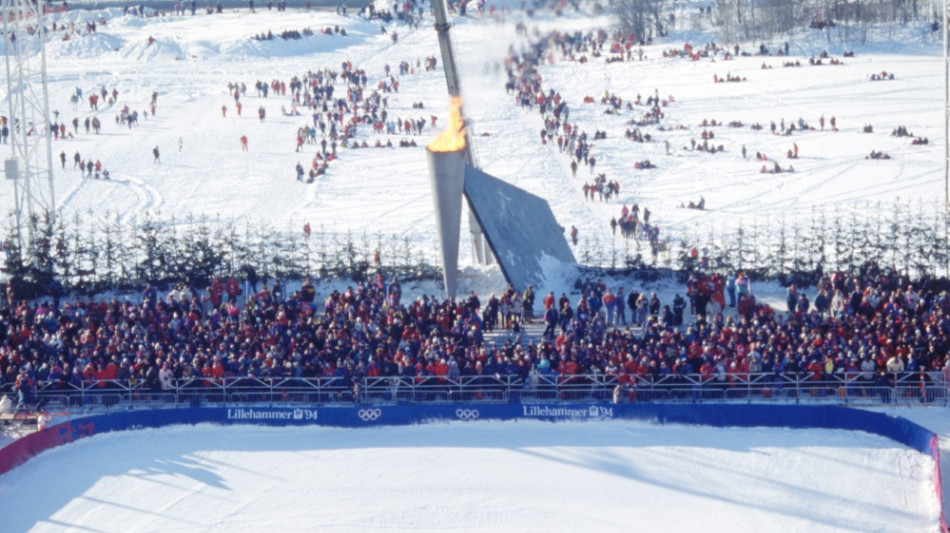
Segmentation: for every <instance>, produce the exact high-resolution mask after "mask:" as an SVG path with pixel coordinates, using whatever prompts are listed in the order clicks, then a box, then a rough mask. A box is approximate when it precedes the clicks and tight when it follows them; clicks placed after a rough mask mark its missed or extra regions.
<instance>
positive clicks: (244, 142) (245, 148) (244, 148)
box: [241, 135, 247, 152]
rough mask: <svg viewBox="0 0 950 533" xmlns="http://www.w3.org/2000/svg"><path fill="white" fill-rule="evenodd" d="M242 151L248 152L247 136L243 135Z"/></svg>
mask: <svg viewBox="0 0 950 533" xmlns="http://www.w3.org/2000/svg"><path fill="white" fill-rule="evenodd" d="M241 150H243V151H245V152H246V151H247V135H241Z"/></svg>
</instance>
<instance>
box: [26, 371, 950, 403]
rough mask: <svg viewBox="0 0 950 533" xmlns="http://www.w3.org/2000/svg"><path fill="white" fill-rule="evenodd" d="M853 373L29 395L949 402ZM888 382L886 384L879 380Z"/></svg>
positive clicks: (51, 389)
mask: <svg viewBox="0 0 950 533" xmlns="http://www.w3.org/2000/svg"><path fill="white" fill-rule="evenodd" d="M885 378H888V379H887V380H882V379H880V378H879V377H876V378H875V379H867V378H862V377H861V376H860V375H850V374H849V375H844V376H838V375H834V376H830V377H828V376H826V377H823V378H821V379H816V378H814V377H813V376H811V375H809V374H804V373H797V374H727V375H725V376H722V375H719V376H711V377H710V376H701V375H699V374H688V375H682V376H677V375H663V376H660V377H653V376H639V375H638V376H629V377H627V378H621V377H619V376H613V375H605V374H588V375H557V374H541V375H538V374H532V375H529V376H528V377H527V378H525V379H522V378H521V377H519V376H515V375H508V376H505V375H492V376H461V377H458V378H448V377H444V376H414V377H401V376H399V377H367V378H359V379H347V378H337V377H332V378H246V377H241V378H192V379H187V380H186V379H178V380H173V381H172V383H171V384H170V386H168V387H167V388H164V389H163V388H162V387H161V386H159V385H157V384H156V385H152V384H146V383H145V382H143V381H83V382H81V383H75V384H74V383H65V384H63V383H54V382H41V383H40V384H39V386H38V387H37V390H36V400H37V402H38V403H39V404H40V405H42V406H43V407H44V408H45V409H48V410H60V409H61V410H67V409H70V408H75V407H87V406H88V407H92V406H102V407H113V406H119V405H126V406H132V405H138V406H148V405H154V406H159V405H161V406H167V405H188V406H198V405H203V404H204V405H234V404H269V405H315V404H316V405H319V404H354V403H359V404H413V403H444V402H465V403H471V402H494V403H518V402H523V401H524V402H555V401H556V402H564V401H569V402H579V403H585V402H586V403H591V402H614V403H627V402H658V401H662V402H712V401H715V402H722V401H739V402H752V401H754V402H768V401H774V402H792V403H801V402H814V403H828V404H834V405H859V404H860V405H876V404H912V403H926V404H934V403H937V404H944V405H948V404H950V383H948V381H947V380H946V379H945V376H944V374H943V373H940V372H931V373H928V374H926V375H925V378H924V379H923V380H921V378H920V374H919V373H905V374H900V375H889V376H885ZM885 383H886V384H885Z"/></svg>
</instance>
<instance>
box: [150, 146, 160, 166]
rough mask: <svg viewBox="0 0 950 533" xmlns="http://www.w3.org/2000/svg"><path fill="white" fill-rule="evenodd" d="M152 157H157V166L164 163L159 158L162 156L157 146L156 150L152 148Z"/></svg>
mask: <svg viewBox="0 0 950 533" xmlns="http://www.w3.org/2000/svg"><path fill="white" fill-rule="evenodd" d="M152 155H153V156H155V164H157V165H161V164H162V161H161V159H160V158H159V155H160V154H159V153H158V147H157V146H156V147H155V148H152Z"/></svg>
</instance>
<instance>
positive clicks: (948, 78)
mask: <svg viewBox="0 0 950 533" xmlns="http://www.w3.org/2000/svg"><path fill="white" fill-rule="evenodd" d="M948 23H950V0H944V3H943V20H942V21H941V24H940V26H942V27H943V105H944V110H943V111H944V112H943V156H944V162H943V163H944V164H943V184H944V199H945V201H946V204H947V207H950V37H948V29H947V24H948Z"/></svg>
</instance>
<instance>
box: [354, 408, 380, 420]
mask: <svg viewBox="0 0 950 533" xmlns="http://www.w3.org/2000/svg"><path fill="white" fill-rule="evenodd" d="M356 414H357V416H359V417H360V420H362V421H363V422H372V421H373V420H376V419H377V418H379V417H381V416H383V411H382V410H381V409H360V410H359V412H357V413H356Z"/></svg>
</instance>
